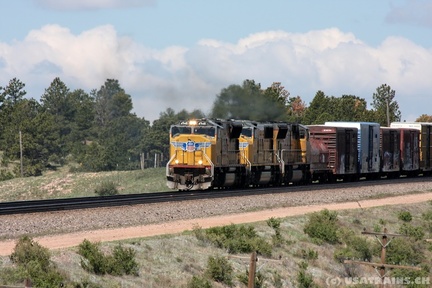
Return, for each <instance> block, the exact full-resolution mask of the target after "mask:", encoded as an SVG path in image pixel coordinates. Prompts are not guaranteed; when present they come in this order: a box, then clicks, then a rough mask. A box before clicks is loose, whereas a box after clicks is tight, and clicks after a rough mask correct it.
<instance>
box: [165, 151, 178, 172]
mask: <svg viewBox="0 0 432 288" xmlns="http://www.w3.org/2000/svg"><path fill="white" fill-rule="evenodd" d="M176 157H177V150H175V153H174V155H173V156H172V157H171V159H170V160H169V161H168V163H167V164H166V169H165V176H169V175H170V174H169V165H170V163H171V161H173V160H174V158H176Z"/></svg>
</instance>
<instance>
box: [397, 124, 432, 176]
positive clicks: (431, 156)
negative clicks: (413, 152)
mask: <svg viewBox="0 0 432 288" xmlns="http://www.w3.org/2000/svg"><path fill="white" fill-rule="evenodd" d="M390 127H396V128H414V129H417V130H419V131H420V145H419V150H420V173H422V174H423V175H431V173H432V123H429V122H392V123H391V125H390Z"/></svg>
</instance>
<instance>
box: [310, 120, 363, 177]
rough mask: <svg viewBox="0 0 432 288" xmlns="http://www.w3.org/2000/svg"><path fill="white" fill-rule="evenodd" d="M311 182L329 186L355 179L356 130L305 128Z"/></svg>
mask: <svg viewBox="0 0 432 288" xmlns="http://www.w3.org/2000/svg"><path fill="white" fill-rule="evenodd" d="M308 128H309V142H310V150H309V161H310V170H311V176H312V181H317V180H318V181H320V182H333V181H336V180H337V179H342V180H354V178H356V177H357V166H358V165H357V164H358V156H357V155H358V151H357V141H358V140H357V137H358V129H357V128H350V127H332V126H324V125H309V126H308Z"/></svg>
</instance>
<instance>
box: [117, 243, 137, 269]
mask: <svg viewBox="0 0 432 288" xmlns="http://www.w3.org/2000/svg"><path fill="white" fill-rule="evenodd" d="M135 256H136V252H135V250H133V249H132V248H123V247H122V246H121V245H120V244H119V245H118V246H116V247H114V251H113V257H114V263H113V267H112V271H113V272H112V273H111V274H114V275H124V274H126V275H135V276H138V263H137V262H136V261H135Z"/></svg>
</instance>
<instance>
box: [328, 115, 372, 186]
mask: <svg viewBox="0 0 432 288" xmlns="http://www.w3.org/2000/svg"><path fill="white" fill-rule="evenodd" d="M325 125H327V126H337V127H352V128H357V129H358V144H357V145H358V173H359V174H360V176H365V177H368V176H369V177H370V178H375V177H379V176H380V174H379V173H380V124H379V123H375V122H325ZM368 174H370V175H368Z"/></svg>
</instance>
